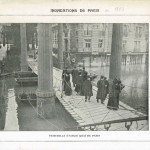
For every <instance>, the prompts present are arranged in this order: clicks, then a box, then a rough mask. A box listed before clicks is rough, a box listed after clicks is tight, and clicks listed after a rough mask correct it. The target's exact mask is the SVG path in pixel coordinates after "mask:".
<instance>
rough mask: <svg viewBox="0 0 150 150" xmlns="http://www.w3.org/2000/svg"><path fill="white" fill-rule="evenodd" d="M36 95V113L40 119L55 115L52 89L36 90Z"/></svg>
mask: <svg viewBox="0 0 150 150" xmlns="http://www.w3.org/2000/svg"><path fill="white" fill-rule="evenodd" d="M36 95H37V115H38V117H39V118H42V119H51V118H54V117H55V114H56V113H55V93H54V91H51V92H45V91H39V90H37V91H36Z"/></svg>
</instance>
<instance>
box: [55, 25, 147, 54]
mask: <svg viewBox="0 0 150 150" xmlns="http://www.w3.org/2000/svg"><path fill="white" fill-rule="evenodd" d="M147 26H148V25H147V24H140V23H135V24H129V23H126V24H123V42H122V48H123V52H124V53H127V52H136V53H137V52H146V47H147V41H146V34H147V32H148V27H147ZM111 38H112V24H108V23H100V24H95V23H94V24H64V50H66V51H71V52H92V54H98V53H104V52H105V53H110V51H111V41H112V39H111ZM57 39H58V29H57V24H55V25H53V47H54V48H57V47H58V44H57V42H58V40H57Z"/></svg>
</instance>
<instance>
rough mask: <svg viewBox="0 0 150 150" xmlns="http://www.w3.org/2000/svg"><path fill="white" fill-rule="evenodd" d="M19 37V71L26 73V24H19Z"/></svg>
mask: <svg viewBox="0 0 150 150" xmlns="http://www.w3.org/2000/svg"><path fill="white" fill-rule="evenodd" d="M20 37H21V71H28V63H27V38H26V24H25V23H22V24H20Z"/></svg>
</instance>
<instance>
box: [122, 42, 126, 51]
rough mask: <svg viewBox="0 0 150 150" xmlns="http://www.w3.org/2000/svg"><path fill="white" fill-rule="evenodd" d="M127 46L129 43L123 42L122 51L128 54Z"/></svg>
mask: <svg viewBox="0 0 150 150" xmlns="http://www.w3.org/2000/svg"><path fill="white" fill-rule="evenodd" d="M126 46H127V41H126V40H123V43H122V50H123V52H126V49H127V48H126Z"/></svg>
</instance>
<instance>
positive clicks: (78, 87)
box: [75, 70, 83, 95]
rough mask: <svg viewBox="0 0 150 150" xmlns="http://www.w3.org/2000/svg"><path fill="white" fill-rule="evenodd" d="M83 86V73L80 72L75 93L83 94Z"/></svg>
mask: <svg viewBox="0 0 150 150" xmlns="http://www.w3.org/2000/svg"><path fill="white" fill-rule="evenodd" d="M82 84H83V77H82V73H81V71H80V70H79V72H78V78H77V84H76V87H75V91H76V92H77V94H78V95H80V94H81V87H82Z"/></svg>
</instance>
